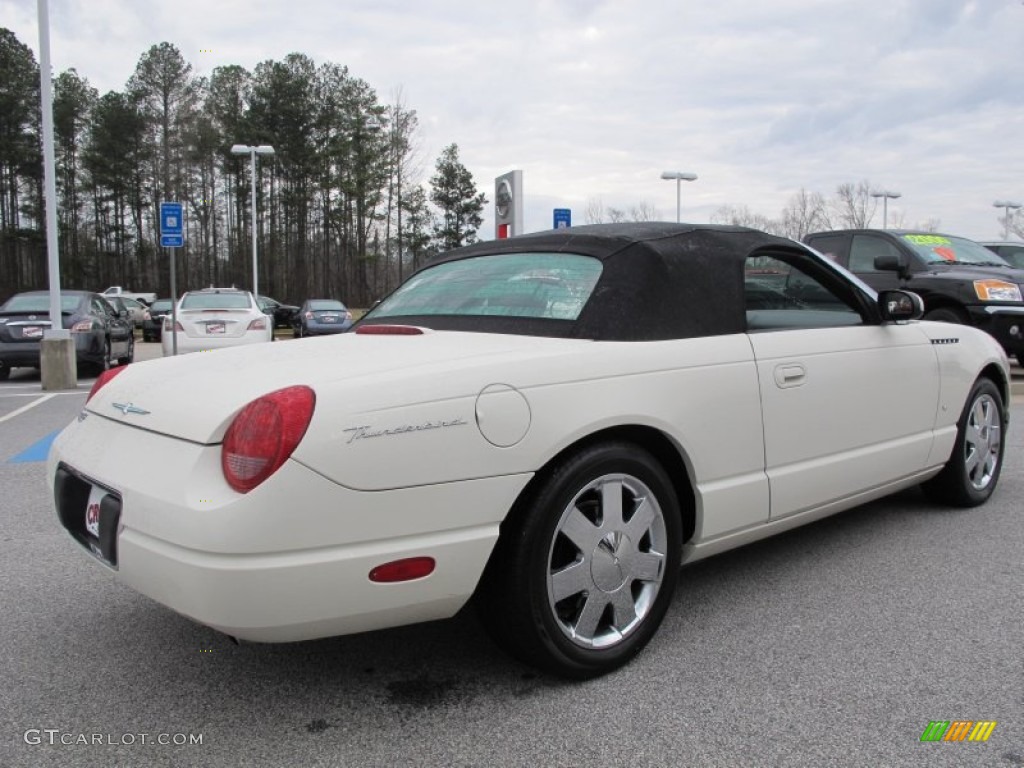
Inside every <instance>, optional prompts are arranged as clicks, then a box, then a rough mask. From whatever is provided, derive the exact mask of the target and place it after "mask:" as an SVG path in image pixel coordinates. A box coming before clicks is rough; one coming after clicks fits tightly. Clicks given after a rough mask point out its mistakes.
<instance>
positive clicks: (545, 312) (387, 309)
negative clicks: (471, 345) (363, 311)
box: [370, 253, 602, 320]
mask: <svg viewBox="0 0 1024 768" xmlns="http://www.w3.org/2000/svg"><path fill="white" fill-rule="evenodd" d="M601 269H602V264H601V262H600V261H599V260H598V259H595V258H593V257H591V256H581V255H579V254H571V253H508V254H500V255H490V256H476V257H472V258H468V259H460V260H458V261H450V262H446V263H444V264H439V265H437V266H436V267H431V268H429V269H426V270H424V271H423V272H421V273H419V274H418V275H415V276H413V277H412V278H410V280H409V281H408V282H407V283H405V284H404V285H403V286H402V287H401V288H399V289H398V290H397V291H395V292H394V293H393V294H391V296H389V297H388V298H387V299H385V300H384V302H383V303H382V304H380V305H379V306H378V307H377V308H376V309H374V310H373V311H372V312H371V313H370V316H372V317H373V318H374V319H378V318H385V317H399V316H403V315H456V316H503V317H527V318H542V319H550V320H576V319H577V318H578V317H579V315H580V312H581V311H582V310H583V306H584V305H585V304H586V303H587V299H589V298H590V294H591V293H592V292H593V290H594V285H595V284H596V283H597V280H598V278H599V277H600V276H601Z"/></svg>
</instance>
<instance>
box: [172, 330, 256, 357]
mask: <svg viewBox="0 0 1024 768" xmlns="http://www.w3.org/2000/svg"><path fill="white" fill-rule="evenodd" d="M270 340H271V336H270V331H269V330H267V331H265V332H261V333H246V334H245V335H244V336H199V337H193V336H187V335H186V334H184V333H180V332H179V333H178V354H179V355H184V354H187V353H189V352H212V351H213V350H215V349H230V348H232V347H244V346H246V345H248V344H263V343H265V342H268V341H270ZM160 342H161V343H162V344H163V353H164V357H167V356H168V355H170V354H171V353H172V349H173V346H172V345H173V343H174V334H171V333H165V334H163V335H162V336H161V337H160Z"/></svg>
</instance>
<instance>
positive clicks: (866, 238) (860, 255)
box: [846, 233, 912, 291]
mask: <svg viewBox="0 0 1024 768" xmlns="http://www.w3.org/2000/svg"><path fill="white" fill-rule="evenodd" d="M882 256H894V257H896V259H897V260H898V261H899V262H901V263H903V264H907V265H908V266H909V263H910V262H911V261H912V260H911V258H910V257H909V255H908V254H906V253H904V252H903V251H902V250H900V248H899V246H897V245H896V244H895V243H893V242H892V241H891V240H889V239H888V238H886V237H884V236H882V235H874V234H870V233H858V234H855V235H854V236H853V239H852V240H851V242H850V258H849V263H848V264H847V265H846V266H847V268H848V269H849V270H850V271H851V272H853V273H854V274H855V275H857V277H859V278H860V279H861V280H863V281H864V282H865V283H867V284H868V285H870V286H871V287H872V288H874V289H875V290H876V291H886V290H891V289H894V288H901V287H903V285H904V282H905V281H903V280H901V279H900V276H899V274H897V273H896V272H893V271H891V270H884V269H876V268H875V259H876V258H878V257H882Z"/></svg>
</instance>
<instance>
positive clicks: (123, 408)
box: [111, 403, 149, 416]
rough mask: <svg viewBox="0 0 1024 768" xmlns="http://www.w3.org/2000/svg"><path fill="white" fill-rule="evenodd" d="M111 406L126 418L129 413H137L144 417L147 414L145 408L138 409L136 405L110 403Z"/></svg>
mask: <svg viewBox="0 0 1024 768" xmlns="http://www.w3.org/2000/svg"><path fill="white" fill-rule="evenodd" d="M111 405H112V406H113V407H114V408H116V409H117V410H119V411H120V412H121V414H122V415H124V416H127V415H128V414H129V413H137V414H139V415H140V416H145V415H146V414H148V413H149V411H147V410H146V409H145V408H139V407H138V406H137V405H133V404H132V403H111Z"/></svg>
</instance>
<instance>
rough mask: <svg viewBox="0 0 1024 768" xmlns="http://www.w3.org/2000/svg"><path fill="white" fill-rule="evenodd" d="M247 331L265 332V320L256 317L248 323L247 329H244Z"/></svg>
mask: <svg viewBox="0 0 1024 768" xmlns="http://www.w3.org/2000/svg"><path fill="white" fill-rule="evenodd" d="M246 330H249V331H265V330H267V318H265V317H258V318H256V319H255V320H253V321H252V322H251V323H249V327H248V328H247V329H246Z"/></svg>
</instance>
